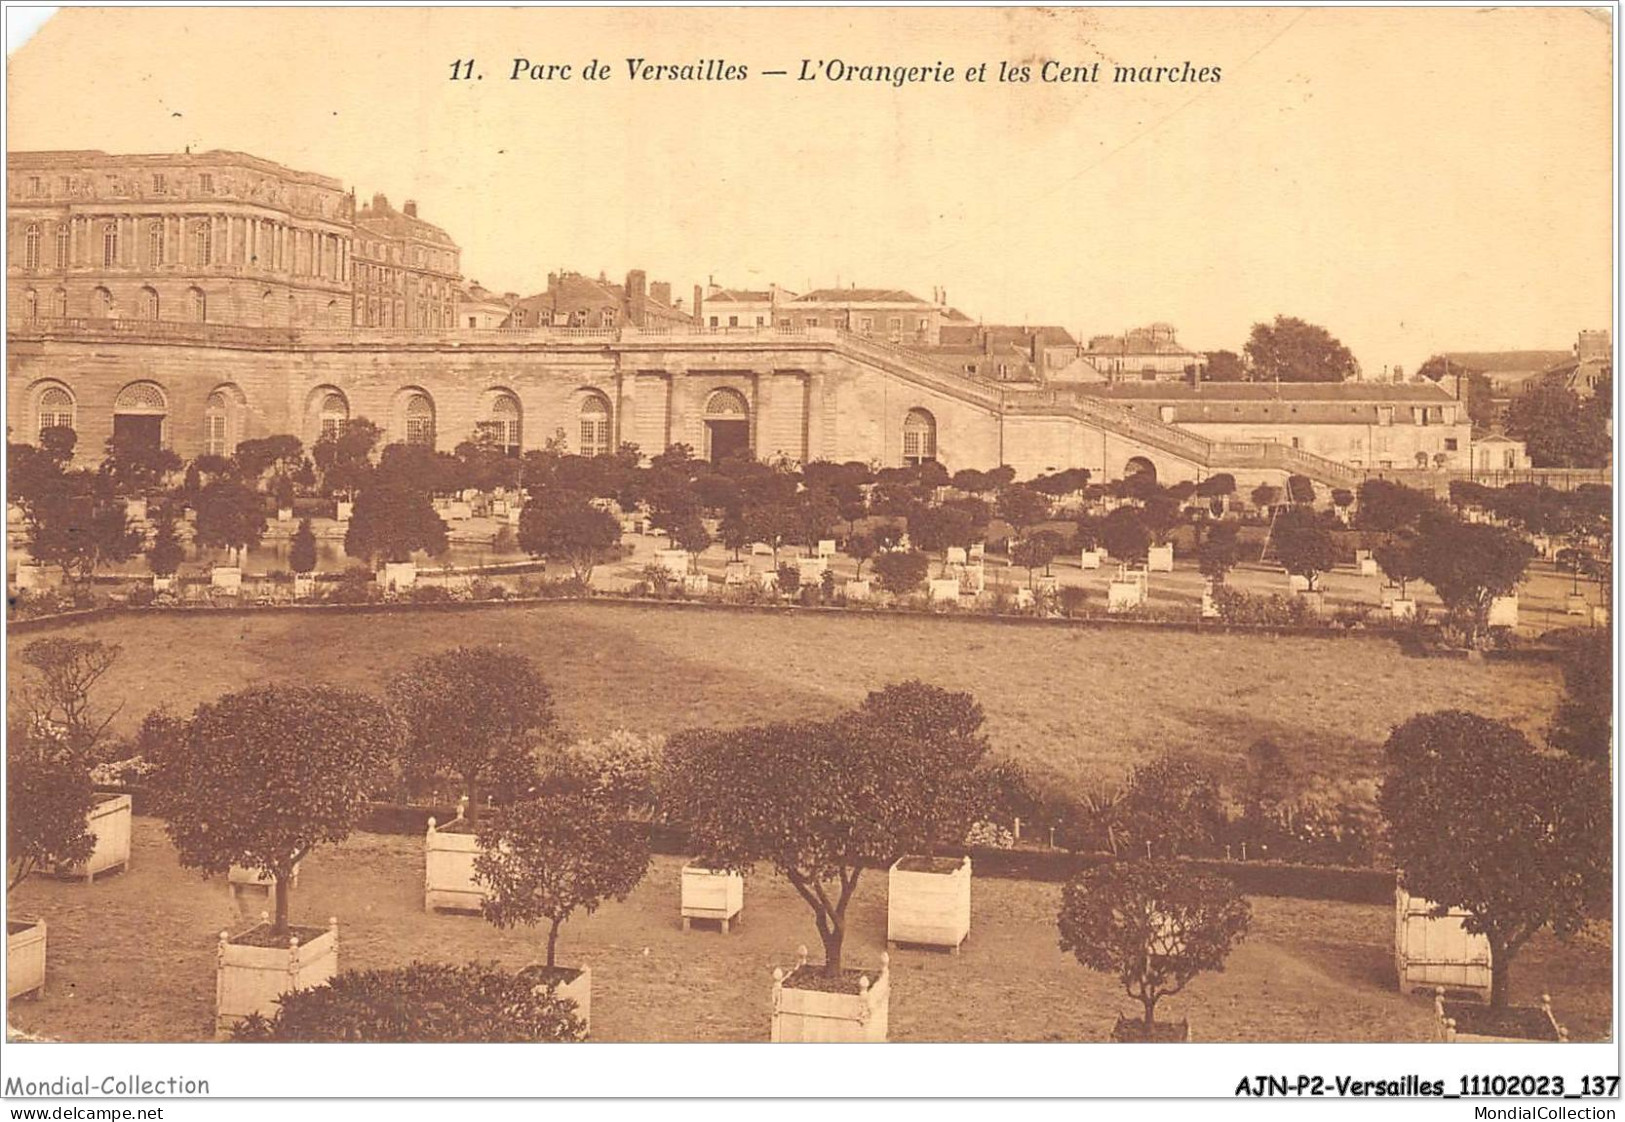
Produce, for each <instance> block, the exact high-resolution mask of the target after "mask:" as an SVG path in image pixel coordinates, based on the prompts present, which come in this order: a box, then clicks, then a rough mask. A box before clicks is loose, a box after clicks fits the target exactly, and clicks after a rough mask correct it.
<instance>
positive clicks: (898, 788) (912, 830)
mask: <svg viewBox="0 0 1625 1122" xmlns="http://www.w3.org/2000/svg"><path fill="white" fill-rule="evenodd" d="M981 724H982V708H981V706H980V705H978V704H977V703H976V701H975V699H973V698H972V697H971V696H970V695H969V694H965V693H951V692H949V691H947V690H942V689H939V688H937V687H935V686H928V685H925V684H923V683H921V682H905V683H903V684H901V685H894V686H889V687H887V688H886V689H884V690H881V691H879V692H876V693H871V694H870V695H869V696H868V698H867V699H866V700H865V701H864V703H863V704H862V705H861V706H860V707H859V708H858V709H857V710H856V711H854V712H850V713H847V714H844V715H842V716H839V717H836V718H834V719H833V720H828V721H792V722H782V723H778V724H771V725H762V726H757V727H754V728H739V729H720V730H717V729H704V730H695V731H689V732H683V733H678V734H676V735H674V736H673V737H672V738H671V740H670V741H669V742H668V743H667V746H666V769H665V772H664V774H663V776H662V780H661V791H660V796H661V804H662V806H663V807H664V808H665V810H666V813H667V815H668V816H669V817H670V818H672V819H673V820H675V821H677V822H679V823H681V824H682V825H683V826H684V827H685V828H686V829H687V830H688V831H689V835H690V840H691V842H692V843H693V846H694V848H695V850H696V851H697V852H699V853H703V854H704V855H705V856H706V858H707V863H708V864H709V865H710V866H711V867H712V868H716V869H726V870H728V871H730V872H737V873H747V872H749V871H750V870H751V868H752V867H753V866H754V865H755V864H757V863H765V864H769V865H771V866H772V867H773V868H774V869H776V870H777V871H778V872H779V873H780V874H781V875H783V876H784V877H785V879H786V880H788V881H789V882H790V884H791V886H792V887H793V888H794V889H795V890H796V892H797V893H798V894H799V895H800V896H801V898H802V899H803V900H805V901H806V902H807V905H808V906H809V907H810V908H812V910H813V918H814V920H815V922H816V923H817V925H818V934H819V938H820V939H822V940H823V943H824V971H825V973H827V974H829V975H832V976H833V975H837V974H839V973H840V970H841V947H842V943H843V942H844V940H845V937H846V909H847V905H848V904H850V903H851V901H852V897H853V894H854V893H855V892H856V890H857V887H858V878H859V876H860V874H861V873H862V872H863V869H864V868H865V866H886V865H890V864H891V863H892V862H893V861H895V860H897V859H898V858H900V857H903V856H905V855H906V854H909V853H919V852H928V851H929V850H930V849H931V848H932V847H933V846H934V845H935V844H936V843H938V842H941V841H950V842H954V843H958V842H961V841H962V840H963V839H964V837H965V830H966V828H967V827H968V826H969V824H970V823H971V822H973V821H975V820H976V819H977V818H979V817H981V814H980V811H981V810H982V809H983V807H982V804H983V802H984V801H985V793H986V790H987V785H986V783H985V782H984V777H983V774H982V773H981V772H979V771H978V770H977V765H978V764H979V763H980V762H981V759H982V757H983V756H984V754H985V753H986V751H987V741H986V739H985V737H983V735H982V734H981V731H980V730H981Z"/></svg>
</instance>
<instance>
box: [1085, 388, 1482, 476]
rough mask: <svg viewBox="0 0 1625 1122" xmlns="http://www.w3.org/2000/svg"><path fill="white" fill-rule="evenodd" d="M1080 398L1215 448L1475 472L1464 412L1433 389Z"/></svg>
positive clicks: (1187, 391) (1142, 391)
mask: <svg viewBox="0 0 1625 1122" xmlns="http://www.w3.org/2000/svg"><path fill="white" fill-rule="evenodd" d="M1076 392H1077V393H1079V394H1082V395H1087V396H1090V397H1096V398H1099V399H1102V400H1105V401H1109V402H1111V403H1112V404H1113V405H1117V406H1120V407H1122V408H1124V409H1127V410H1128V411H1130V412H1131V413H1136V414H1139V415H1141V416H1144V417H1149V418H1151V419H1153V420H1157V421H1161V422H1162V423H1163V424H1168V425H1173V426H1175V427H1177V428H1182V429H1185V430H1187V431H1189V432H1193V433H1197V434H1198V435H1201V436H1205V437H1209V438H1210V439H1214V440H1226V441H1260V442H1268V443H1275V444H1285V445H1287V446H1288V447H1291V448H1297V449H1300V450H1302V451H1305V452H1309V453H1312V454H1314V455H1316V456H1320V457H1323V458H1325V459H1328V460H1335V461H1337V462H1338V463H1341V464H1345V465H1347V466H1349V467H1354V468H1379V469H1404V468H1429V469H1440V470H1448V471H1465V470H1467V469H1468V468H1469V467H1470V465H1471V460H1470V456H1469V454H1470V452H1471V449H1472V422H1471V420H1470V419H1469V418H1468V416H1467V410H1466V408H1465V406H1463V405H1462V403H1461V402H1460V401H1458V400H1456V398H1455V397H1454V396H1453V395H1452V394H1451V393H1450V392H1449V391H1448V390H1446V389H1444V388H1443V387H1442V386H1438V385H1436V384H1434V383H1432V382H1411V383H1405V384H1393V383H1381V382H1352V381H1351V382H1294V383H1286V382H1283V383H1281V384H1280V385H1278V386H1277V385H1275V384H1273V383H1262V382H1205V383H1198V384H1196V385H1184V384H1179V383H1174V382H1158V383H1155V384H1147V383H1143V382H1117V383H1110V384H1104V385H1097V386H1089V387H1086V388H1084V387H1080V388H1079V389H1078V390H1077V391H1076Z"/></svg>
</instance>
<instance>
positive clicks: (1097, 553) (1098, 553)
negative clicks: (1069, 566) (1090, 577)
mask: <svg viewBox="0 0 1625 1122" xmlns="http://www.w3.org/2000/svg"><path fill="white" fill-rule="evenodd" d="M1105 556H1106V554H1105V551H1104V550H1100V549H1085V550H1083V551H1082V552H1081V553H1079V554H1078V564H1079V565H1080V566H1081V567H1083V568H1085V569H1098V568H1100V563H1101V561H1103V560H1104V559H1105Z"/></svg>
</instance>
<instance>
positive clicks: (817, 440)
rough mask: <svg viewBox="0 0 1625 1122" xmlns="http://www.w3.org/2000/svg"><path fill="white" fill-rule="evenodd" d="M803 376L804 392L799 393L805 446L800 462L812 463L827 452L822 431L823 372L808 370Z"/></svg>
mask: <svg viewBox="0 0 1625 1122" xmlns="http://www.w3.org/2000/svg"><path fill="white" fill-rule="evenodd" d="M803 378H804V392H803V393H802V395H801V401H802V410H803V417H804V420H805V422H806V427H805V430H804V431H805V432H806V434H807V447H806V449H805V450H804V451H803V452H802V462H803V463H808V464H810V463H812V462H813V461H814V460H821V459H823V458H824V457H825V456H826V455H827V454H828V450H827V449H826V448H825V433H824V373H823V371H821V370H811V371H808V372H807V373H806V374H805V375H803Z"/></svg>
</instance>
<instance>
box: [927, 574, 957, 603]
mask: <svg viewBox="0 0 1625 1122" xmlns="http://www.w3.org/2000/svg"><path fill="white" fill-rule="evenodd" d="M926 591H927V594H928V595H929V596H930V599H931V603H933V604H949V605H955V606H957V605H958V604H959V580H958V578H957V577H943V578H940V579H935V580H931V581H929V582H927V584H926Z"/></svg>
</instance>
